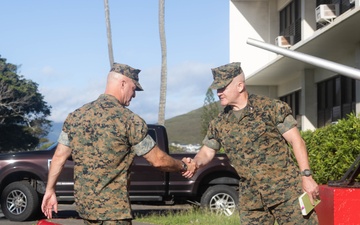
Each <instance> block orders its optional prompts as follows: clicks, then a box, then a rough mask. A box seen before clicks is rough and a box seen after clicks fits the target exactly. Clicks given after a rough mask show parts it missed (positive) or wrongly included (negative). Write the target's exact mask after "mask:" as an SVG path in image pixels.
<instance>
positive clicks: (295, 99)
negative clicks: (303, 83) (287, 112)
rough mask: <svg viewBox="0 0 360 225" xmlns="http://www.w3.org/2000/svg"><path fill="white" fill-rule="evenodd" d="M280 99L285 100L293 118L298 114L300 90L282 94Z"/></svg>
mask: <svg viewBox="0 0 360 225" xmlns="http://www.w3.org/2000/svg"><path fill="white" fill-rule="evenodd" d="M280 100H281V101H283V102H286V103H287V104H288V105H289V106H290V107H291V110H292V113H293V116H294V118H298V117H299V116H300V91H295V92H292V93H290V94H288V95H285V96H282V97H280Z"/></svg>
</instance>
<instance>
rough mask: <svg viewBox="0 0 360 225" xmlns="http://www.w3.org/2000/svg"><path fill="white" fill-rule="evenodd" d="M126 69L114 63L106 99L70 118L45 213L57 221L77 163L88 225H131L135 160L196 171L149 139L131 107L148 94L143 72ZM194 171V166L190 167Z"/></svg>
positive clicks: (78, 198)
mask: <svg viewBox="0 0 360 225" xmlns="http://www.w3.org/2000/svg"><path fill="white" fill-rule="evenodd" d="M139 72H140V70H137V69H134V68H132V67H130V66H128V65H125V64H118V63H114V65H113V67H112V69H111V71H110V73H109V75H108V82H107V87H106V91H105V94H102V95H100V96H99V98H98V99H97V100H95V101H93V102H90V103H87V104H85V105H84V106H82V107H80V108H79V109H77V110H75V111H74V112H72V113H70V114H69V115H68V117H67V118H66V120H65V122H64V125H63V129H62V132H61V134H60V137H59V140H58V141H59V144H58V147H57V149H56V151H55V154H54V157H53V160H52V163H51V167H50V171H49V178H48V184H47V187H46V192H45V195H44V198H43V203H42V206H41V208H42V211H43V212H44V214H45V216H47V217H48V218H52V208H54V209H55V211H56V207H57V201H56V194H55V184H56V180H57V177H58V175H59V174H60V172H61V169H62V165H63V164H64V163H65V161H66V159H67V158H68V157H69V156H70V155H72V158H73V160H74V163H75V166H74V182H75V184H74V196H75V202H76V209H77V212H78V213H79V215H80V216H81V217H82V218H83V219H84V222H85V223H86V224H103V225H110V224H111V225H115V224H116V225H130V224H131V223H132V222H131V220H132V213H131V205H130V199H129V196H128V190H127V188H128V182H129V178H130V177H129V175H130V174H129V168H130V166H131V163H132V161H133V159H134V157H135V155H138V156H143V157H144V158H145V159H146V160H147V161H149V162H150V164H151V165H154V166H156V167H157V168H159V169H161V170H163V171H167V172H179V171H182V172H185V171H186V169H187V168H189V170H193V171H194V170H195V164H194V163H193V164H192V165H191V164H187V165H186V164H185V163H184V162H182V161H180V160H176V159H174V158H172V157H170V156H169V155H167V154H166V153H165V152H163V151H162V150H161V149H159V148H158V147H157V145H156V143H155V142H154V140H153V139H152V138H151V137H150V136H149V135H148V133H147V132H148V127H147V125H146V123H145V121H144V120H143V119H142V118H140V117H139V116H138V115H136V114H135V113H133V112H132V111H131V110H129V109H127V108H126V107H125V106H128V105H129V104H130V101H131V99H132V98H133V97H135V91H142V90H143V89H142V87H141V86H140V84H139V82H138V81H139V78H138V73H139ZM188 166H189V167H188Z"/></svg>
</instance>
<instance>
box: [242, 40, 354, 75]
mask: <svg viewBox="0 0 360 225" xmlns="http://www.w3.org/2000/svg"><path fill="white" fill-rule="evenodd" d="M246 43H247V44H249V45H253V46H255V47H258V48H262V49H265V50H268V51H271V52H275V53H278V54H280V55H284V56H287V57H290V58H293V59H297V60H300V61H302V62H306V63H309V64H312V65H315V66H318V67H321V68H324V69H327V70H330V71H333V72H337V73H339V74H341V75H345V76H348V77H351V78H354V79H357V80H360V70H359V69H356V68H354V67H350V66H345V65H343V64H340V63H336V62H332V61H329V60H326V59H322V58H318V57H315V56H312V55H308V54H305V53H301V52H295V51H291V50H288V49H285V48H280V47H278V46H275V45H271V44H267V43H264V42H261V41H258V40H255V39H252V38H248V40H247V41H246Z"/></svg>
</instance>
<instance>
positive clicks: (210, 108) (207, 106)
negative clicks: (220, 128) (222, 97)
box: [201, 88, 220, 137]
mask: <svg viewBox="0 0 360 225" xmlns="http://www.w3.org/2000/svg"><path fill="white" fill-rule="evenodd" d="M219 113H220V107H219V104H218V103H217V102H216V101H215V97H214V93H213V91H212V90H211V89H210V88H209V89H208V90H207V92H206V97H205V100H204V106H203V112H202V115H201V135H202V136H204V137H205V135H206V132H207V129H208V126H209V123H210V121H211V120H212V119H214V118H215V117H216V116H217V115H218V114H219Z"/></svg>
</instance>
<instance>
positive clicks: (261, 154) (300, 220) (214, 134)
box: [195, 63, 318, 225]
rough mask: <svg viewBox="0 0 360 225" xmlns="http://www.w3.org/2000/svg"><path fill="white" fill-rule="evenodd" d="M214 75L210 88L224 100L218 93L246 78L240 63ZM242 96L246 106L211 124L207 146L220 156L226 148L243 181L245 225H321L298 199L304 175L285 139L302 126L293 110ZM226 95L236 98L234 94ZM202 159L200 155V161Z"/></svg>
mask: <svg viewBox="0 0 360 225" xmlns="http://www.w3.org/2000/svg"><path fill="white" fill-rule="evenodd" d="M212 72H213V76H214V82H213V84H212V85H211V88H213V89H217V90H218V95H219V97H220V99H221V94H219V93H221V92H224V90H225V88H226V86H227V85H229V84H230V83H231V82H232V80H233V78H235V77H237V76H239V75H240V74H241V75H242V76H243V72H242V69H241V67H240V63H231V64H227V65H224V66H220V67H218V68H215V69H212ZM241 82H244V81H243V80H242V81H241ZM244 87H245V86H244ZM237 90H238V89H237ZM235 92H236V91H235ZM239 92H243V93H245V94H246V98H244V100H245V102H244V103H242V104H243V105H244V107H243V108H241V109H240V110H233V106H232V105H231V104H230V105H227V106H226V107H225V108H224V111H223V112H222V113H220V114H219V116H218V117H217V118H215V119H213V120H212V121H211V122H210V124H209V129H208V132H207V135H206V137H205V139H204V141H203V144H204V145H205V146H207V147H208V148H210V149H213V150H215V151H218V150H220V148H221V147H223V149H224V150H225V153H226V154H227V156H228V157H229V159H230V161H231V164H232V165H233V166H234V168H235V169H236V171H237V172H238V174H239V176H240V177H241V180H240V183H239V186H240V190H239V195H240V196H239V207H240V219H241V225H246V224H261V225H263V224H269V225H273V224H274V221H275V219H276V220H277V222H278V223H279V224H317V223H318V222H317V216H316V214H315V213H312V214H311V215H310V216H308V217H306V218H305V217H303V216H302V214H301V210H300V206H299V202H298V200H297V198H298V196H300V195H301V194H302V193H303V190H302V186H301V176H300V170H299V168H298V167H297V166H296V165H295V162H294V161H293V159H292V157H291V151H290V148H289V146H288V143H287V141H286V139H285V138H284V137H283V134H284V133H285V132H287V131H289V130H291V129H293V128H296V125H297V122H296V120H295V119H294V118H293V116H292V112H291V109H290V107H289V106H288V105H287V104H286V103H284V102H282V101H279V100H276V99H270V98H268V97H262V96H258V95H254V94H250V95H248V94H247V92H246V89H243V90H240V91H239ZM227 94H228V95H229V96H230V97H229V98H231V96H232V94H231V93H229V92H228V93H227ZM235 94H238V93H235ZM233 96H237V95H233ZM225 98H226V97H225ZM234 98H235V97H234ZM229 101H230V100H229ZM296 129H297V128H296ZM200 152H201V150H200ZM200 152H199V153H200ZM199 157H201V153H200V154H198V155H197V156H196V157H195V160H199ZM197 158H198V159H197ZM315 184H316V183H315Z"/></svg>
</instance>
